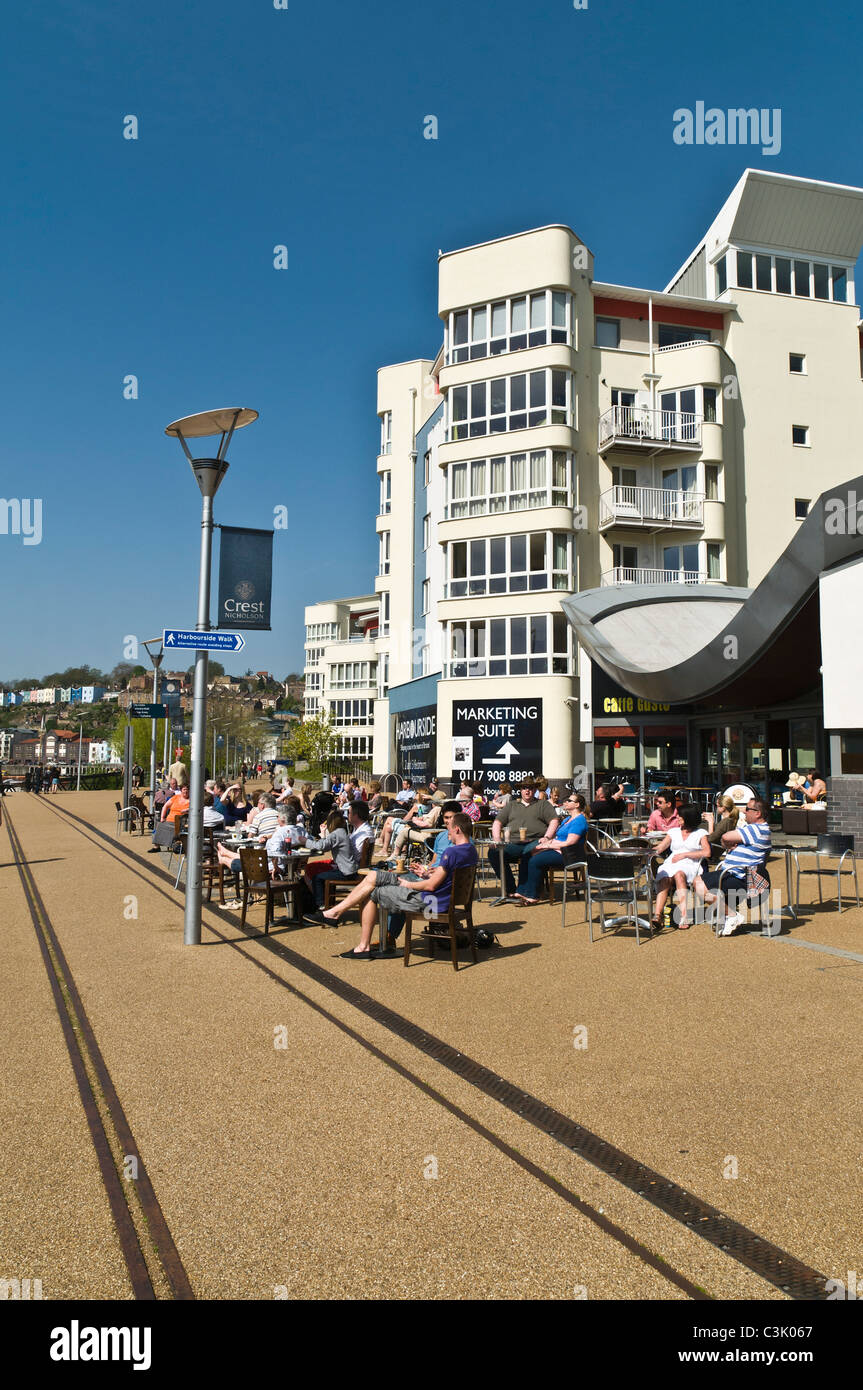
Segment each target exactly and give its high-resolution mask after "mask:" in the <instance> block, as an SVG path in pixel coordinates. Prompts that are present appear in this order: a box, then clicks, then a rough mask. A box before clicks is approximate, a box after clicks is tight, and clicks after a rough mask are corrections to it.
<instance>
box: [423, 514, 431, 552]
mask: <svg viewBox="0 0 863 1390" xmlns="http://www.w3.org/2000/svg"><path fill="white" fill-rule="evenodd" d="M430 533H431V512H426V514H425V516H424V517H423V550H428V548H429V535H430Z"/></svg>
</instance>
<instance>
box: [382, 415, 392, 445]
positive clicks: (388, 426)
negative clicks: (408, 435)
mask: <svg viewBox="0 0 863 1390" xmlns="http://www.w3.org/2000/svg"><path fill="white" fill-rule="evenodd" d="M392 451H393V413H392V411H391V410H384V411H382V412H381V456H382V457H383V455H385V454H391V453H392Z"/></svg>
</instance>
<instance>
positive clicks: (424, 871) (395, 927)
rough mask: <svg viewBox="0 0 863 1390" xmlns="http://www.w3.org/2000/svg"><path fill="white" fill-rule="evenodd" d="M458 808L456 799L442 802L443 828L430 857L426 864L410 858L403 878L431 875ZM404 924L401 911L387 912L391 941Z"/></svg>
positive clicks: (417, 880)
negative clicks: (407, 869) (408, 868)
mask: <svg viewBox="0 0 863 1390" xmlns="http://www.w3.org/2000/svg"><path fill="white" fill-rule="evenodd" d="M460 810H461V806H460V805H459V803H458V802H457V801H445V802H444V804H443V807H442V808H441V820H442V822H443V830H439V831H438V833H437V834H436V835H435V837H434V842H433V844H432V857H431V859H430V860H429V862H428V863H427V864H423V862H422V860H421V859H412V860H411V862H410V870H409V872H408V873H406V874H404V875H403V877H404V878H407V879H410V881H411V882H412V883H424V882H425V880H426V879H428V878H430V877H431V875H432V873H433V872H434V870H435V869H436V868H437V866H438V864H439V863H440V861H441V857H442V855H443V852H444V850H445V849H448V848H449V846H450V844H451V841H450V837H449V828H450V825H451V824H452V818H453V816H456V815H458V813H459V811H460ZM404 924H405V915H404V913H403V912H391V913H390V914H389V917H388V918H387V933H388V935H389V936H391V937H392V939H393V941H395V940H396V938H397V937H398V935H399V933H400V932H401V929H402V927H403V926H404Z"/></svg>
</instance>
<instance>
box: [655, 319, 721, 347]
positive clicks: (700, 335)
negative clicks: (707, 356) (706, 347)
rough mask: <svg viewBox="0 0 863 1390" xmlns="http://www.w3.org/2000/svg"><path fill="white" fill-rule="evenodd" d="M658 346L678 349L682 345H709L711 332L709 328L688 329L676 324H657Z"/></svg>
mask: <svg viewBox="0 0 863 1390" xmlns="http://www.w3.org/2000/svg"><path fill="white" fill-rule="evenodd" d="M656 331H657V346H659V347H661V348H664V347H678V346H679V345H680V343H709V342H710V330H709V329H707V328H687V327H685V326H683V325H680V324H676V323H660V324H657V329H656Z"/></svg>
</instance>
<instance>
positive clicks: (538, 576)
mask: <svg viewBox="0 0 863 1390" xmlns="http://www.w3.org/2000/svg"><path fill="white" fill-rule="evenodd" d="M446 551H447V555H446V560H447V574H448V580H447V585H446V589H445V595H446V597H447V598H469V597H477V596H481V595H484V594H523V593H528V592H531V593H535V592H537V591H539V590H545V589H571V588H572V587H573V584H572V536H571V534H570V533H569V532H566V531H537V532H534V533H532V534H530V535H527V534H526V535H515V536H491V537H489V538H487V539H481V540H469V541H451V542H450V543H449V545H448V546H447V547H446Z"/></svg>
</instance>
